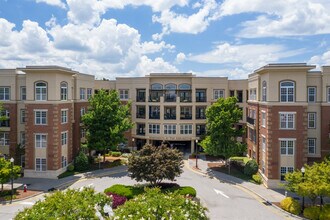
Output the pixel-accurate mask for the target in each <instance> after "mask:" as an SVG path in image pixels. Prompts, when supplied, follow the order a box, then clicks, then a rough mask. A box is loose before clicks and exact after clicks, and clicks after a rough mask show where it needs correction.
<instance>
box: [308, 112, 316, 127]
mask: <svg viewBox="0 0 330 220" xmlns="http://www.w3.org/2000/svg"><path fill="white" fill-rule="evenodd" d="M308 128H316V113H315V112H308Z"/></svg>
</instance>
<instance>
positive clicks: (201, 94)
mask: <svg viewBox="0 0 330 220" xmlns="http://www.w3.org/2000/svg"><path fill="white" fill-rule="evenodd" d="M196 102H206V89H196Z"/></svg>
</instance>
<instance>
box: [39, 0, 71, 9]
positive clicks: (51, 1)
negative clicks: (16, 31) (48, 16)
mask: <svg viewBox="0 0 330 220" xmlns="http://www.w3.org/2000/svg"><path fill="white" fill-rule="evenodd" d="M41 2H42V3H46V4H48V5H52V6H57V7H60V8H63V9H65V8H66V5H65V4H64V3H63V2H62V1H61V0H36V3H41Z"/></svg>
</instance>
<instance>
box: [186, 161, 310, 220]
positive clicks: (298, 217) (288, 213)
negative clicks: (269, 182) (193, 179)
mask: <svg viewBox="0 0 330 220" xmlns="http://www.w3.org/2000/svg"><path fill="white" fill-rule="evenodd" d="M187 163H188V168H189V169H190V170H191V171H193V172H195V173H198V174H202V175H207V176H209V177H213V178H217V177H216V176H211V175H210V174H209V173H207V172H203V171H198V170H197V169H194V168H192V167H191V166H190V164H189V160H188V161H187ZM217 179H219V180H221V181H223V182H226V183H230V184H233V185H236V186H238V187H242V188H244V189H245V190H247V191H249V192H251V193H253V194H255V195H256V196H258V197H259V198H261V199H262V200H264V201H265V202H266V203H268V204H270V205H271V206H272V207H274V208H276V209H277V210H279V211H281V212H283V213H285V214H286V215H289V216H291V217H295V218H297V219H301V220H305V219H306V218H302V217H300V216H297V215H294V214H292V213H290V212H287V211H285V210H283V209H282V208H280V207H278V206H277V205H274V204H273V203H271V202H270V201H268V200H267V199H266V198H264V197H263V196H262V195H260V194H259V193H257V192H255V191H253V190H251V189H249V188H247V187H245V186H243V185H241V184H239V183H236V182H233V181H231V180H226V179H220V178H217Z"/></svg>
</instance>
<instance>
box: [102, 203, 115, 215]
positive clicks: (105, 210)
mask: <svg viewBox="0 0 330 220" xmlns="http://www.w3.org/2000/svg"><path fill="white" fill-rule="evenodd" d="M103 211H104V213H107V214H108V215H109V216H113V215H114V213H113V210H112V208H111V206H109V205H108V204H105V205H104V207H103Z"/></svg>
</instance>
